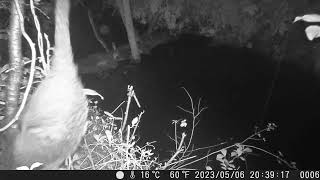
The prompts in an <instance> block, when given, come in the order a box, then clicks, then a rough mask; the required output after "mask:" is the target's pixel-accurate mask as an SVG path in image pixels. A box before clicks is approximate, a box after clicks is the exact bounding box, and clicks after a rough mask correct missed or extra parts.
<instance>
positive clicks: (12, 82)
mask: <svg viewBox="0 0 320 180" xmlns="http://www.w3.org/2000/svg"><path fill="white" fill-rule="evenodd" d="M18 2H19V6H20V8H21V12H22V14H23V12H24V11H23V1H22V0H18ZM17 10H18V9H17V7H16V5H15V2H14V1H12V2H11V16H10V29H9V48H8V49H9V63H10V69H12V70H11V71H10V73H9V78H8V82H7V87H6V93H7V94H6V112H5V113H6V114H5V116H6V118H5V119H4V120H3V121H2V122H1V124H0V127H3V126H4V125H6V124H7V123H8V122H9V121H10V120H11V119H12V118H13V117H14V115H15V113H16V111H17V108H18V102H19V97H20V96H19V94H20V91H19V89H20V82H21V78H22V66H23V61H22V51H21V29H20V21H19V16H18V12H17Z"/></svg>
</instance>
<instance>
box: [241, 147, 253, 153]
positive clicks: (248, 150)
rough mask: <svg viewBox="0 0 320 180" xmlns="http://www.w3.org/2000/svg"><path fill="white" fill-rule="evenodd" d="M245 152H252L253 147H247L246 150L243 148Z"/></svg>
mask: <svg viewBox="0 0 320 180" xmlns="http://www.w3.org/2000/svg"><path fill="white" fill-rule="evenodd" d="M243 152H245V153H251V152H252V149H251V148H248V147H247V148H245V149H244V150H243Z"/></svg>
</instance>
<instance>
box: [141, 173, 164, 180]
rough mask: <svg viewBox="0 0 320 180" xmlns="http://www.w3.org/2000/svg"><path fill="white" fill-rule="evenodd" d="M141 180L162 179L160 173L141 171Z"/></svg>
mask: <svg viewBox="0 0 320 180" xmlns="http://www.w3.org/2000/svg"><path fill="white" fill-rule="evenodd" d="M141 178H142V179H149V178H151V179H152V178H156V179H159V178H160V171H141Z"/></svg>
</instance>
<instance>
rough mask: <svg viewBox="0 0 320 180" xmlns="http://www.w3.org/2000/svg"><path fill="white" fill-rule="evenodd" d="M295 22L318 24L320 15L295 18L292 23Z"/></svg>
mask: <svg viewBox="0 0 320 180" xmlns="http://www.w3.org/2000/svg"><path fill="white" fill-rule="evenodd" d="M297 21H305V22H320V15H319V14H306V15H304V16H297V17H296V18H295V19H294V21H293V23H295V22H297Z"/></svg>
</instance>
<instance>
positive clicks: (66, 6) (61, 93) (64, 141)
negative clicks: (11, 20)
mask: <svg viewBox="0 0 320 180" xmlns="http://www.w3.org/2000/svg"><path fill="white" fill-rule="evenodd" d="M69 11H70V2H69V0H56V7H55V50H54V57H53V60H52V62H53V64H52V69H51V71H50V73H49V75H48V76H47V77H46V79H44V80H43V81H42V82H41V84H40V85H39V86H38V88H37V90H36V91H35V92H34V94H33V95H32V97H31V99H30V101H29V102H28V104H27V106H26V107H25V109H24V112H23V113H22V115H21V119H20V131H19V132H18V134H17V135H16V137H15V138H14V140H13V141H12V148H11V151H12V154H11V155H10V157H12V160H13V165H12V167H11V168H16V167H19V166H28V167H30V165H32V164H33V163H35V162H40V163H43V169H58V167H59V165H61V163H62V162H63V161H64V160H65V159H66V158H67V157H68V156H69V155H70V154H71V153H73V152H74V151H75V150H76V148H77V146H78V145H79V143H80V141H81V138H82V136H83V135H84V133H85V131H86V119H87V113H88V106H87V99H86V97H85V95H84V93H83V90H82V89H83V86H82V83H81V81H80V79H79V77H78V72H77V67H76V66H75V64H74V62H73V53H72V48H71V43H70V34H69V19H68V18H69Z"/></svg>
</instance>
